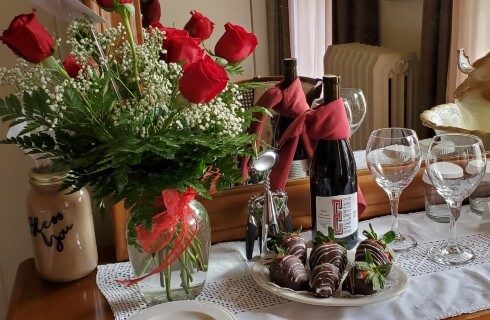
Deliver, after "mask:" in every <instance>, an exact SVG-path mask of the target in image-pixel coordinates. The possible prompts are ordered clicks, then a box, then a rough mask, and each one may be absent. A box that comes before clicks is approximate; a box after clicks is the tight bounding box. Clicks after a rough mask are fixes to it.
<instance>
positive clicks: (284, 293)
mask: <svg viewBox="0 0 490 320" xmlns="http://www.w3.org/2000/svg"><path fill="white" fill-rule="evenodd" d="M269 261H270V259H268V260H265V259H260V260H259V261H257V262H256V263H255V264H254V265H253V267H252V278H253V279H254V280H255V282H257V284H258V285H259V286H261V287H262V288H264V289H265V290H267V291H270V292H272V293H273V294H275V295H278V296H280V297H283V298H286V299H289V300H292V301H297V302H301V303H306V304H313V305H317V306H351V307H355V306H363V305H366V304H372V303H377V302H381V301H385V300H388V299H391V298H393V297H395V296H397V295H399V294H400V293H402V292H403V291H404V290H405V289H406V287H407V284H408V276H407V274H406V273H405V271H403V270H402V269H401V268H400V267H399V266H397V265H396V264H393V266H392V268H391V272H390V274H389V276H388V279H387V284H386V286H385V288H384V289H383V291H381V292H377V293H375V294H373V295H368V296H360V295H356V296H352V295H349V294H348V293H346V292H343V293H340V292H337V293H336V294H335V295H334V296H333V297H331V298H317V297H315V296H314V295H313V293H311V292H306V291H293V290H290V289H287V288H281V287H279V286H277V285H275V284H273V283H272V282H271V281H270V277H269V268H268V267H267V266H266V265H265V263H267V262H269Z"/></svg>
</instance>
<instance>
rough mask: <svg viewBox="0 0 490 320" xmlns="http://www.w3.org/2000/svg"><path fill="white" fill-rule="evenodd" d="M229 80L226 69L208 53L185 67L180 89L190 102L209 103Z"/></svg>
mask: <svg viewBox="0 0 490 320" xmlns="http://www.w3.org/2000/svg"><path fill="white" fill-rule="evenodd" d="M228 80H229V79H228V74H227V73H226V71H225V69H224V68H223V67H222V66H220V65H219V64H217V63H216V62H215V61H214V60H213V59H212V58H210V57H209V56H207V55H206V56H204V57H203V58H202V59H200V60H199V61H197V62H194V63H192V64H190V65H189V66H188V67H187V69H185V71H184V74H183V75H182V77H181V78H180V81H179V90H180V93H182V95H183V96H184V98H186V99H187V100H188V101H189V102H193V103H207V102H209V101H211V100H213V99H214V98H215V97H216V96H217V95H218V94H219V93H220V92H221V91H223V89H224V88H225V87H226V84H227V83H228Z"/></svg>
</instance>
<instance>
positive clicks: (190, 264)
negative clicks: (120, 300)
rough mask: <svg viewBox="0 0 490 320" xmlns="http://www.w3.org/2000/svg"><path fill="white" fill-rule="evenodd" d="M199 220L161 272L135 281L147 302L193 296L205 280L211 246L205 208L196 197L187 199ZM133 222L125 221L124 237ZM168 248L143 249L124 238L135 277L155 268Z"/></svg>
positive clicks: (199, 290) (191, 297)
mask: <svg viewBox="0 0 490 320" xmlns="http://www.w3.org/2000/svg"><path fill="white" fill-rule="evenodd" d="M189 207H190V208H191V209H192V210H193V211H194V214H195V217H196V219H197V222H198V224H199V229H198V231H197V234H196V235H195V237H194V239H193V240H192V242H191V244H190V245H189V247H187V249H185V250H184V252H183V253H182V254H181V255H180V257H179V258H178V259H177V260H175V261H174V262H173V263H172V264H171V265H170V266H169V267H168V268H166V269H164V271H162V272H161V273H157V274H154V275H151V276H149V277H147V278H145V279H143V280H141V281H140V282H138V283H137V285H138V286H139V289H140V291H141V294H142V295H143V298H144V299H145V300H146V301H147V302H149V303H150V304H157V303H162V302H167V301H175V300H185V299H194V298H195V297H196V296H197V295H198V294H199V293H200V292H201V291H202V289H203V287H204V282H205V281H206V275H207V269H208V261H209V249H210V246H211V226H210V223H209V216H208V213H207V211H206V209H205V208H204V207H203V206H202V204H201V203H199V202H198V201H196V200H192V201H191V202H190V203H189ZM131 228H134V223H132V219H131V218H130V219H129V221H128V239H130V233H131ZM170 249H171V248H169V247H166V248H164V249H162V250H161V251H160V252H158V253H153V254H152V253H148V252H144V251H143V250H142V249H141V248H140V246H139V245H138V243H137V241H136V243H134V242H133V243H132V241H128V254H129V261H130V263H131V266H132V267H133V272H134V276H135V277H141V276H144V275H146V274H148V273H150V272H151V271H153V270H155V269H156V268H157V267H158V266H159V265H160V264H161V263H162V261H163V257H164V256H165V255H166V254H167V252H168V250H170Z"/></svg>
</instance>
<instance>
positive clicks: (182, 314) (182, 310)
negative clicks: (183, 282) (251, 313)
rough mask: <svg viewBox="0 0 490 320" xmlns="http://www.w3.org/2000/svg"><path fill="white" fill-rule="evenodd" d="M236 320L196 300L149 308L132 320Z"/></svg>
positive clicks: (225, 311) (209, 304)
mask: <svg viewBox="0 0 490 320" xmlns="http://www.w3.org/2000/svg"><path fill="white" fill-rule="evenodd" d="M168 319H173V320H177V319H178V320H236V318H235V316H234V315H233V314H232V313H231V312H230V311H228V310H226V309H225V308H223V307H220V306H218V305H216V304H214V303H210V302H205V301H195V300H183V301H173V302H167V303H162V304H158V305H156V306H153V307H149V308H148V309H145V310H143V311H141V312H139V313H137V314H135V315H134V316H133V317H131V318H130V320H168Z"/></svg>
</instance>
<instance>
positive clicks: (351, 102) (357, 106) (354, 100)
mask: <svg viewBox="0 0 490 320" xmlns="http://www.w3.org/2000/svg"><path fill="white" fill-rule="evenodd" d="M339 94H340V97H341V98H342V99H343V100H344V106H345V113H346V114H347V120H349V125H350V134H351V135H353V134H354V132H356V130H357V129H359V127H360V126H361V124H362V121H364V118H365V116H366V108H367V103H366V98H365V97H364V92H362V90H361V89H356V88H340V91H339ZM321 104H323V98H318V99H316V100H313V103H312V104H311V107H312V109H315V108H316V107H317V106H318V105H321Z"/></svg>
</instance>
